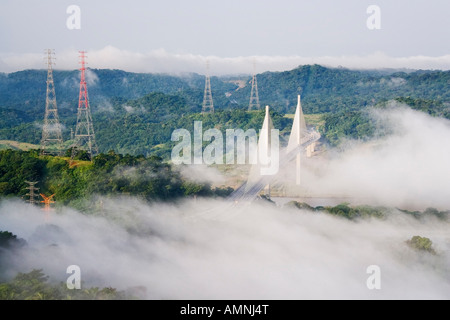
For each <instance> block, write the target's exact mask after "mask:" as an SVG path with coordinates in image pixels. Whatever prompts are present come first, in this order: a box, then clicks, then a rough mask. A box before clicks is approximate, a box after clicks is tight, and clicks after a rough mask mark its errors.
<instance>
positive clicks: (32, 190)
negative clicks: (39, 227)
mask: <svg viewBox="0 0 450 320" xmlns="http://www.w3.org/2000/svg"><path fill="white" fill-rule="evenodd" d="M25 183H28V187H26V188H25V189H28V190H30V191H29V193H27V194H26V196H29V197H30V199H29V200H28V202H29V203H30V204H35V203H36V197H37V196H38V195H37V194H36V193H35V192H37V191H38V190H39V188H36V187H35V185H36V183H38V181H34V182H32V181H25Z"/></svg>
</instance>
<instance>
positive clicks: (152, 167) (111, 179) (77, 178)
mask: <svg viewBox="0 0 450 320" xmlns="http://www.w3.org/2000/svg"><path fill="white" fill-rule="evenodd" d="M25 181H39V184H37V185H36V187H38V188H40V190H39V191H40V192H42V193H44V194H47V195H50V194H55V198H56V199H57V200H58V203H60V204H70V203H77V202H76V200H78V199H88V198H90V197H91V196H92V195H133V196H137V197H140V198H142V199H145V200H148V201H153V200H167V199H175V198H177V197H181V196H185V195H200V196H213V195H215V194H217V195H221V196H224V195H227V194H228V193H230V191H231V190H228V189H225V190H224V189H214V190H213V189H211V186H210V185H208V184H200V183H194V182H191V181H187V180H185V179H183V178H182V177H181V176H180V174H179V173H178V172H177V171H174V170H173V168H172V166H171V165H169V164H167V163H164V162H163V161H162V159H161V158H159V157H156V156H152V157H148V158H146V157H144V156H131V155H125V156H123V155H120V154H116V153H115V152H114V151H111V152H108V153H106V154H99V155H97V156H96V157H94V159H93V162H92V163H90V162H87V161H77V162H76V163H75V165H73V166H70V165H69V161H68V160H67V158H60V157H51V156H38V153H37V151H15V150H1V151H0V196H20V197H25V194H26V193H27V190H26V189H25V187H26V186H27V185H26V183H25Z"/></svg>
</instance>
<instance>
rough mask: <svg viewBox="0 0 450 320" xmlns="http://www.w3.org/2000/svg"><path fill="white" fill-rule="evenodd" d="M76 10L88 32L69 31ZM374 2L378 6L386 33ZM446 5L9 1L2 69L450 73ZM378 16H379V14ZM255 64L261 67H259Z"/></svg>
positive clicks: (4, 7) (420, 1)
mask: <svg viewBox="0 0 450 320" xmlns="http://www.w3.org/2000/svg"><path fill="white" fill-rule="evenodd" d="M71 5H77V6H78V7H79V8H80V15H79V21H80V25H79V29H69V28H68V26H67V20H68V19H69V20H70V21H72V19H71V17H72V12H69V13H67V9H68V7H69V6H71ZM370 5H376V6H378V8H379V16H377V17H379V19H377V20H376V21H377V22H378V21H379V27H380V29H377V28H375V29H369V28H368V26H367V21H368V20H370V21H374V20H372V18H373V17H374V12H373V11H370V12H369V13H368V12H367V10H368V7H369V6H370ZM448 12H450V2H448V1H447V0H433V1H432V2H430V1H424V0H390V1H387V0H375V1H373V0H371V1H366V0H342V1H333V0H319V1H298V0H297V1H292V0H278V1H273V0H271V1H268V0H245V1H237V0H227V1H211V0H210V1H206V0H192V1H181V0H166V1H144V0H130V1H123V0H121V1H119V0H109V1H105V0H96V1H84V0H81V1H76V0H71V1H65V0H41V1H32V0H2V1H1V2H0V40H1V41H0V71H2V72H12V71H17V70H23V69H28V68H43V67H45V66H43V63H42V60H43V59H42V57H43V50H44V49H46V48H53V49H55V52H56V57H57V59H58V61H59V62H58V64H57V66H58V67H59V68H61V69H75V68H76V67H77V61H78V59H77V57H76V56H77V51H78V50H87V51H88V52H89V53H90V55H89V58H90V62H91V67H92V68H116V69H124V70H127V71H134V72H167V73H177V72H201V73H202V72H203V73H204V71H205V62H206V60H210V63H211V73H212V74H215V73H218V74H226V73H240V72H241V73H247V72H251V71H252V69H253V68H255V69H256V71H258V72H261V71H266V70H286V69H291V68H294V67H296V66H298V65H301V64H311V63H318V64H323V65H327V66H333V67H337V66H344V67H348V68H412V69H444V70H448V69H450V42H449V41H447V40H448V38H449V37H448V35H449V31H448V30H449V29H448V26H447V24H446V22H447V20H448V19H447V18H448ZM377 17H375V18H377ZM253 62H255V67H253Z"/></svg>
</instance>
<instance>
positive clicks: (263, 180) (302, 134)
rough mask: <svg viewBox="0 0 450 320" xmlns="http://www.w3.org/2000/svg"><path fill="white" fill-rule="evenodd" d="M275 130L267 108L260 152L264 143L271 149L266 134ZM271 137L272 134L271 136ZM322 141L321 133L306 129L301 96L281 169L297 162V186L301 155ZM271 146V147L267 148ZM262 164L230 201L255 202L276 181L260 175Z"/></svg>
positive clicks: (251, 173)
mask: <svg viewBox="0 0 450 320" xmlns="http://www.w3.org/2000/svg"><path fill="white" fill-rule="evenodd" d="M271 128H273V124H272V119H271V117H270V114H269V107H268V106H267V107H266V115H265V118H264V123H263V127H262V129H261V132H262V133H264V134H263V135H264V136H260V138H259V140H258V150H261V149H260V144H261V143H264V144H265V145H266V150H269V149H270V143H271V141H270V137H269V136H267V137H265V135H266V134H268V133H269V132H270V129H271ZM269 135H270V134H269ZM319 139H320V133H319V132H317V131H316V130H315V129H309V130H308V128H307V127H306V122H305V117H304V115H303V111H302V106H301V100H300V95H299V96H298V100H297V108H296V110H295V115H294V121H293V124H292V129H291V134H290V136H289V142H288V145H287V147H286V148H285V149H284V150H281V152H280V157H279V158H280V159H279V167H280V168H284V167H285V166H286V165H288V163H289V162H291V161H293V160H294V159H295V160H296V174H295V182H296V184H297V185H299V184H300V178H301V177H300V165H301V160H300V159H301V157H300V153H301V151H302V150H305V149H306V151H307V154H308V155H310V154H311V153H312V152H313V149H314V145H315V143H316V141H317V140H319ZM267 146H269V147H267ZM260 168H261V165H260V164H255V165H253V166H252V167H251V169H250V174H249V177H248V180H247V182H245V183H244V184H242V185H241V186H240V187H239V188H237V189H236V190H235V191H234V192H233V193H232V194H231V195H230V197H229V198H230V200H232V201H234V202H239V201H252V200H254V199H255V198H256V197H257V196H258V195H259V193H260V192H261V190H263V189H264V188H266V187H267V186H268V185H270V183H271V182H272V181H273V180H275V179H276V175H261V174H260Z"/></svg>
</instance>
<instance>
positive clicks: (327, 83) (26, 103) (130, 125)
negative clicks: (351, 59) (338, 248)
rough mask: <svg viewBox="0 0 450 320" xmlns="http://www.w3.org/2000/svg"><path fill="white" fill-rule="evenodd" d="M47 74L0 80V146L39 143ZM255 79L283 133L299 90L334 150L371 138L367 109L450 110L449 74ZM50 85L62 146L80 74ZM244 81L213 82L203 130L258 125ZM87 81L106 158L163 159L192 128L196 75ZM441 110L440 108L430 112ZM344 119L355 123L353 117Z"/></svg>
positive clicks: (337, 73)
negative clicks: (177, 136) (179, 131)
mask: <svg viewBox="0 0 450 320" xmlns="http://www.w3.org/2000/svg"><path fill="white" fill-rule="evenodd" d="M46 73H47V72H46V70H26V71H21V72H15V73H10V74H0V140H16V141H21V142H28V143H39V141H40V138H41V128H42V121H43V117H44V107H45V91H46ZM257 77H258V89H259V97H260V101H261V105H262V106H264V105H270V106H271V110H272V112H274V115H275V117H278V120H276V121H279V125H280V127H278V128H279V129H280V130H286V128H287V127H289V125H290V123H291V122H289V121H287V120H286V119H283V121H282V120H281V119H282V115H283V114H284V113H293V112H294V110H295V105H296V101H297V95H298V94H301V95H302V106H303V110H304V112H305V113H306V114H310V113H321V114H327V117H325V120H326V121H325V122H326V125H325V126H324V127H323V128H324V130H327V129H329V130H328V131H330V132H323V136H324V137H325V138H326V139H327V140H328V141H329V142H332V143H334V144H336V143H338V141H339V137H340V136H341V135H350V136H351V137H354V136H355V135H357V137H360V136H362V135H367V134H368V133H369V132H370V130H369V129H368V128H369V127H368V126H367V125H366V124H365V123H362V120H361V119H362V118H361V117H360V113H359V112H360V111H361V110H363V109H364V108H366V107H368V106H374V105H380V104H383V103H384V102H386V101H388V100H394V99H397V100H398V101H401V102H404V103H407V104H409V105H414V104H417V103H415V102H418V103H419V104H418V105H420V107H419V109H421V110H422V109H424V108H425V107H424V106H425V105H426V106H427V107H426V108H427V110H428V111H426V110H425V111H426V112H428V113H430V114H433V113H439V114H444V115H445V114H447V113H448V112H447V111H448V106H449V105H450V71H410V72H398V71H395V72H394V71H393V70H383V71H379V70H378V71H377V70H373V71H355V70H348V69H344V68H325V67H322V66H319V65H312V66H310V65H307V66H301V67H298V68H296V69H294V70H291V71H285V72H265V73H262V74H258V76H257ZM54 80H55V88H56V97H57V101H58V109H59V116H60V121H61V123H62V124H63V125H64V132H63V135H64V139H65V140H67V139H69V138H70V128H74V126H75V121H76V108H77V103H78V90H79V71H77V70H74V71H58V70H55V71H54ZM250 80H251V77H250V76H235V77H234V76H226V77H225V76H224V77H212V78H211V86H212V91H213V99H214V107H215V110H216V113H217V114H216V115H213V116H205V118H201V119H202V120H204V121H205V123H208V125H207V126H204V129H207V128H208V127H218V128H234V129H237V128H249V126H250V125H251V126H252V128H254V129H258V128H259V127H260V126H261V123H262V119H263V116H262V112H260V113H250V114H248V113H246V112H245V111H246V110H247V107H248V102H249V98H250V90H251V82H250ZM87 82H88V91H89V98H90V101H91V109H92V113H93V119H94V128H95V130H96V133H97V140H98V144H99V147H100V151H102V152H107V151H109V150H110V149H113V150H115V151H117V152H121V153H130V154H134V155H138V154H144V155H150V154H153V153H154V152H156V154H158V155H160V156H163V157H165V156H167V151H168V150H170V134H171V132H172V131H173V130H174V129H176V128H186V129H189V128H190V127H191V126H192V121H194V120H199V119H200V118H199V117H200V114H199V112H200V111H201V104H202V100H203V90H204V76H202V75H198V74H186V75H180V76H173V75H163V74H143V73H130V72H125V71H121V70H97V69H89V70H88V72H87ZM438 107H439V110H438V111H439V112H434V111H433V110H434V109H435V108H438ZM435 111H436V110H435ZM349 115H354V117H350V118H349ZM360 118H361V119H360ZM342 119H344V120H345V121H342ZM358 119H359V120H358ZM355 123H356V124H357V125H355ZM336 126H340V127H339V128H337V127H336ZM357 126H359V129H358V130H356V127H357ZM363 129H364V130H363ZM346 132H347V133H346ZM361 132H363V133H361ZM0 147H1V146H0Z"/></svg>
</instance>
